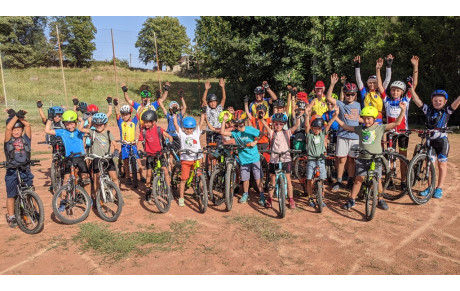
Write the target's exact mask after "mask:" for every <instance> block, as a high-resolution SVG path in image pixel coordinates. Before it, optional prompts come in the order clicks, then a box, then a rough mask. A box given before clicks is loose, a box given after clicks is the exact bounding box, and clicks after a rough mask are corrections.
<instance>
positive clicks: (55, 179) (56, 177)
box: [50, 162, 62, 194]
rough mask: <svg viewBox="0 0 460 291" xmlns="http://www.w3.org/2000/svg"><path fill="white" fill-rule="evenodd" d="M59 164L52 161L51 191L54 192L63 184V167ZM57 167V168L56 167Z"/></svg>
mask: <svg viewBox="0 0 460 291" xmlns="http://www.w3.org/2000/svg"><path fill="white" fill-rule="evenodd" d="M58 165H59V164H58V163H56V162H52V163H51V169H50V170H51V173H50V175H51V185H52V186H53V187H52V189H53V191H51V192H52V193H53V194H54V193H55V192H56V190H57V189H59V188H60V187H61V186H62V175H61V169H60V168H59V166H58ZM56 167H57V168H56Z"/></svg>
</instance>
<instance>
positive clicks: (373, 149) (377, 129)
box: [337, 102, 406, 210]
mask: <svg viewBox="0 0 460 291" xmlns="http://www.w3.org/2000/svg"><path fill="white" fill-rule="evenodd" d="M399 106H400V107H401V113H400V114H399V116H398V119H397V120H396V121H395V122H392V123H388V124H378V123H377V121H376V120H377V117H378V114H379V112H378V110H377V108H375V107H374V106H366V107H364V108H363V110H362V111H361V114H360V116H361V117H362V119H363V125H362V126H361V125H359V126H349V125H347V124H345V122H343V121H342V120H340V119H337V122H338V123H339V125H340V126H341V127H342V128H343V129H345V130H347V131H350V132H355V133H356V134H357V135H358V136H359V147H360V148H361V149H364V150H367V151H369V152H370V153H372V154H381V153H382V145H381V141H382V137H383V134H384V133H385V130H391V129H394V128H396V127H397V126H398V125H399V124H400V123H401V121H402V119H403V117H404V112H405V110H406V103H404V102H401V103H399ZM371 159H372V157H371V156H369V155H368V154H365V153H360V154H359V156H358V159H357V160H356V170H355V173H356V174H355V181H354V184H353V188H352V190H351V195H350V198H349V199H348V201H347V203H345V204H344V205H343V208H344V209H347V210H350V208H352V207H354V206H355V199H356V197H357V196H358V193H359V191H360V189H361V184H362V183H363V181H364V177H365V176H366V175H367V169H368V167H369V162H370V160H371ZM375 170H376V172H377V177H378V180H379V187H378V188H379V189H378V192H379V198H378V199H379V201H378V204H377V207H379V208H380V209H383V210H388V205H387V203H386V202H385V201H384V200H383V197H382V192H383V187H382V181H381V180H380V178H381V177H382V164H381V163H376V169H375Z"/></svg>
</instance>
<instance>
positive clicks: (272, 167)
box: [268, 162, 292, 175]
mask: <svg viewBox="0 0 460 291" xmlns="http://www.w3.org/2000/svg"><path fill="white" fill-rule="evenodd" d="M281 164H282V169H283V170H284V172H285V173H286V174H290V173H291V172H292V163H291V162H286V163H281ZM276 170H278V163H269V164H268V173H269V174H273V175H274V174H276Z"/></svg>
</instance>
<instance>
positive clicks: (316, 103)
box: [310, 96, 328, 116]
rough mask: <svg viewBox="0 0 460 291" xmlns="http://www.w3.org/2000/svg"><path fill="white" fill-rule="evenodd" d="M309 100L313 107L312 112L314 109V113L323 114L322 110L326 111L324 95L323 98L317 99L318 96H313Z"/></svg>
mask: <svg viewBox="0 0 460 291" xmlns="http://www.w3.org/2000/svg"><path fill="white" fill-rule="evenodd" d="M310 102H313V107H312V109H311V110H312V112H313V111H315V112H316V115H320V116H321V115H323V114H324V112H326V111H327V110H328V109H327V104H326V97H324V96H323V98H322V99H321V101H320V100H318V98H313V99H312V100H311V101H310Z"/></svg>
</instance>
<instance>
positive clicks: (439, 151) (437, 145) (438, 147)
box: [429, 137, 450, 162]
mask: <svg viewBox="0 0 460 291" xmlns="http://www.w3.org/2000/svg"><path fill="white" fill-rule="evenodd" d="M429 145H431V146H432V147H433V151H432V155H431V161H433V162H434V161H436V158H437V159H438V161H439V162H447V157H448V156H449V150H450V145H449V139H448V138H447V137H446V138H437V139H430V140H429Z"/></svg>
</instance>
